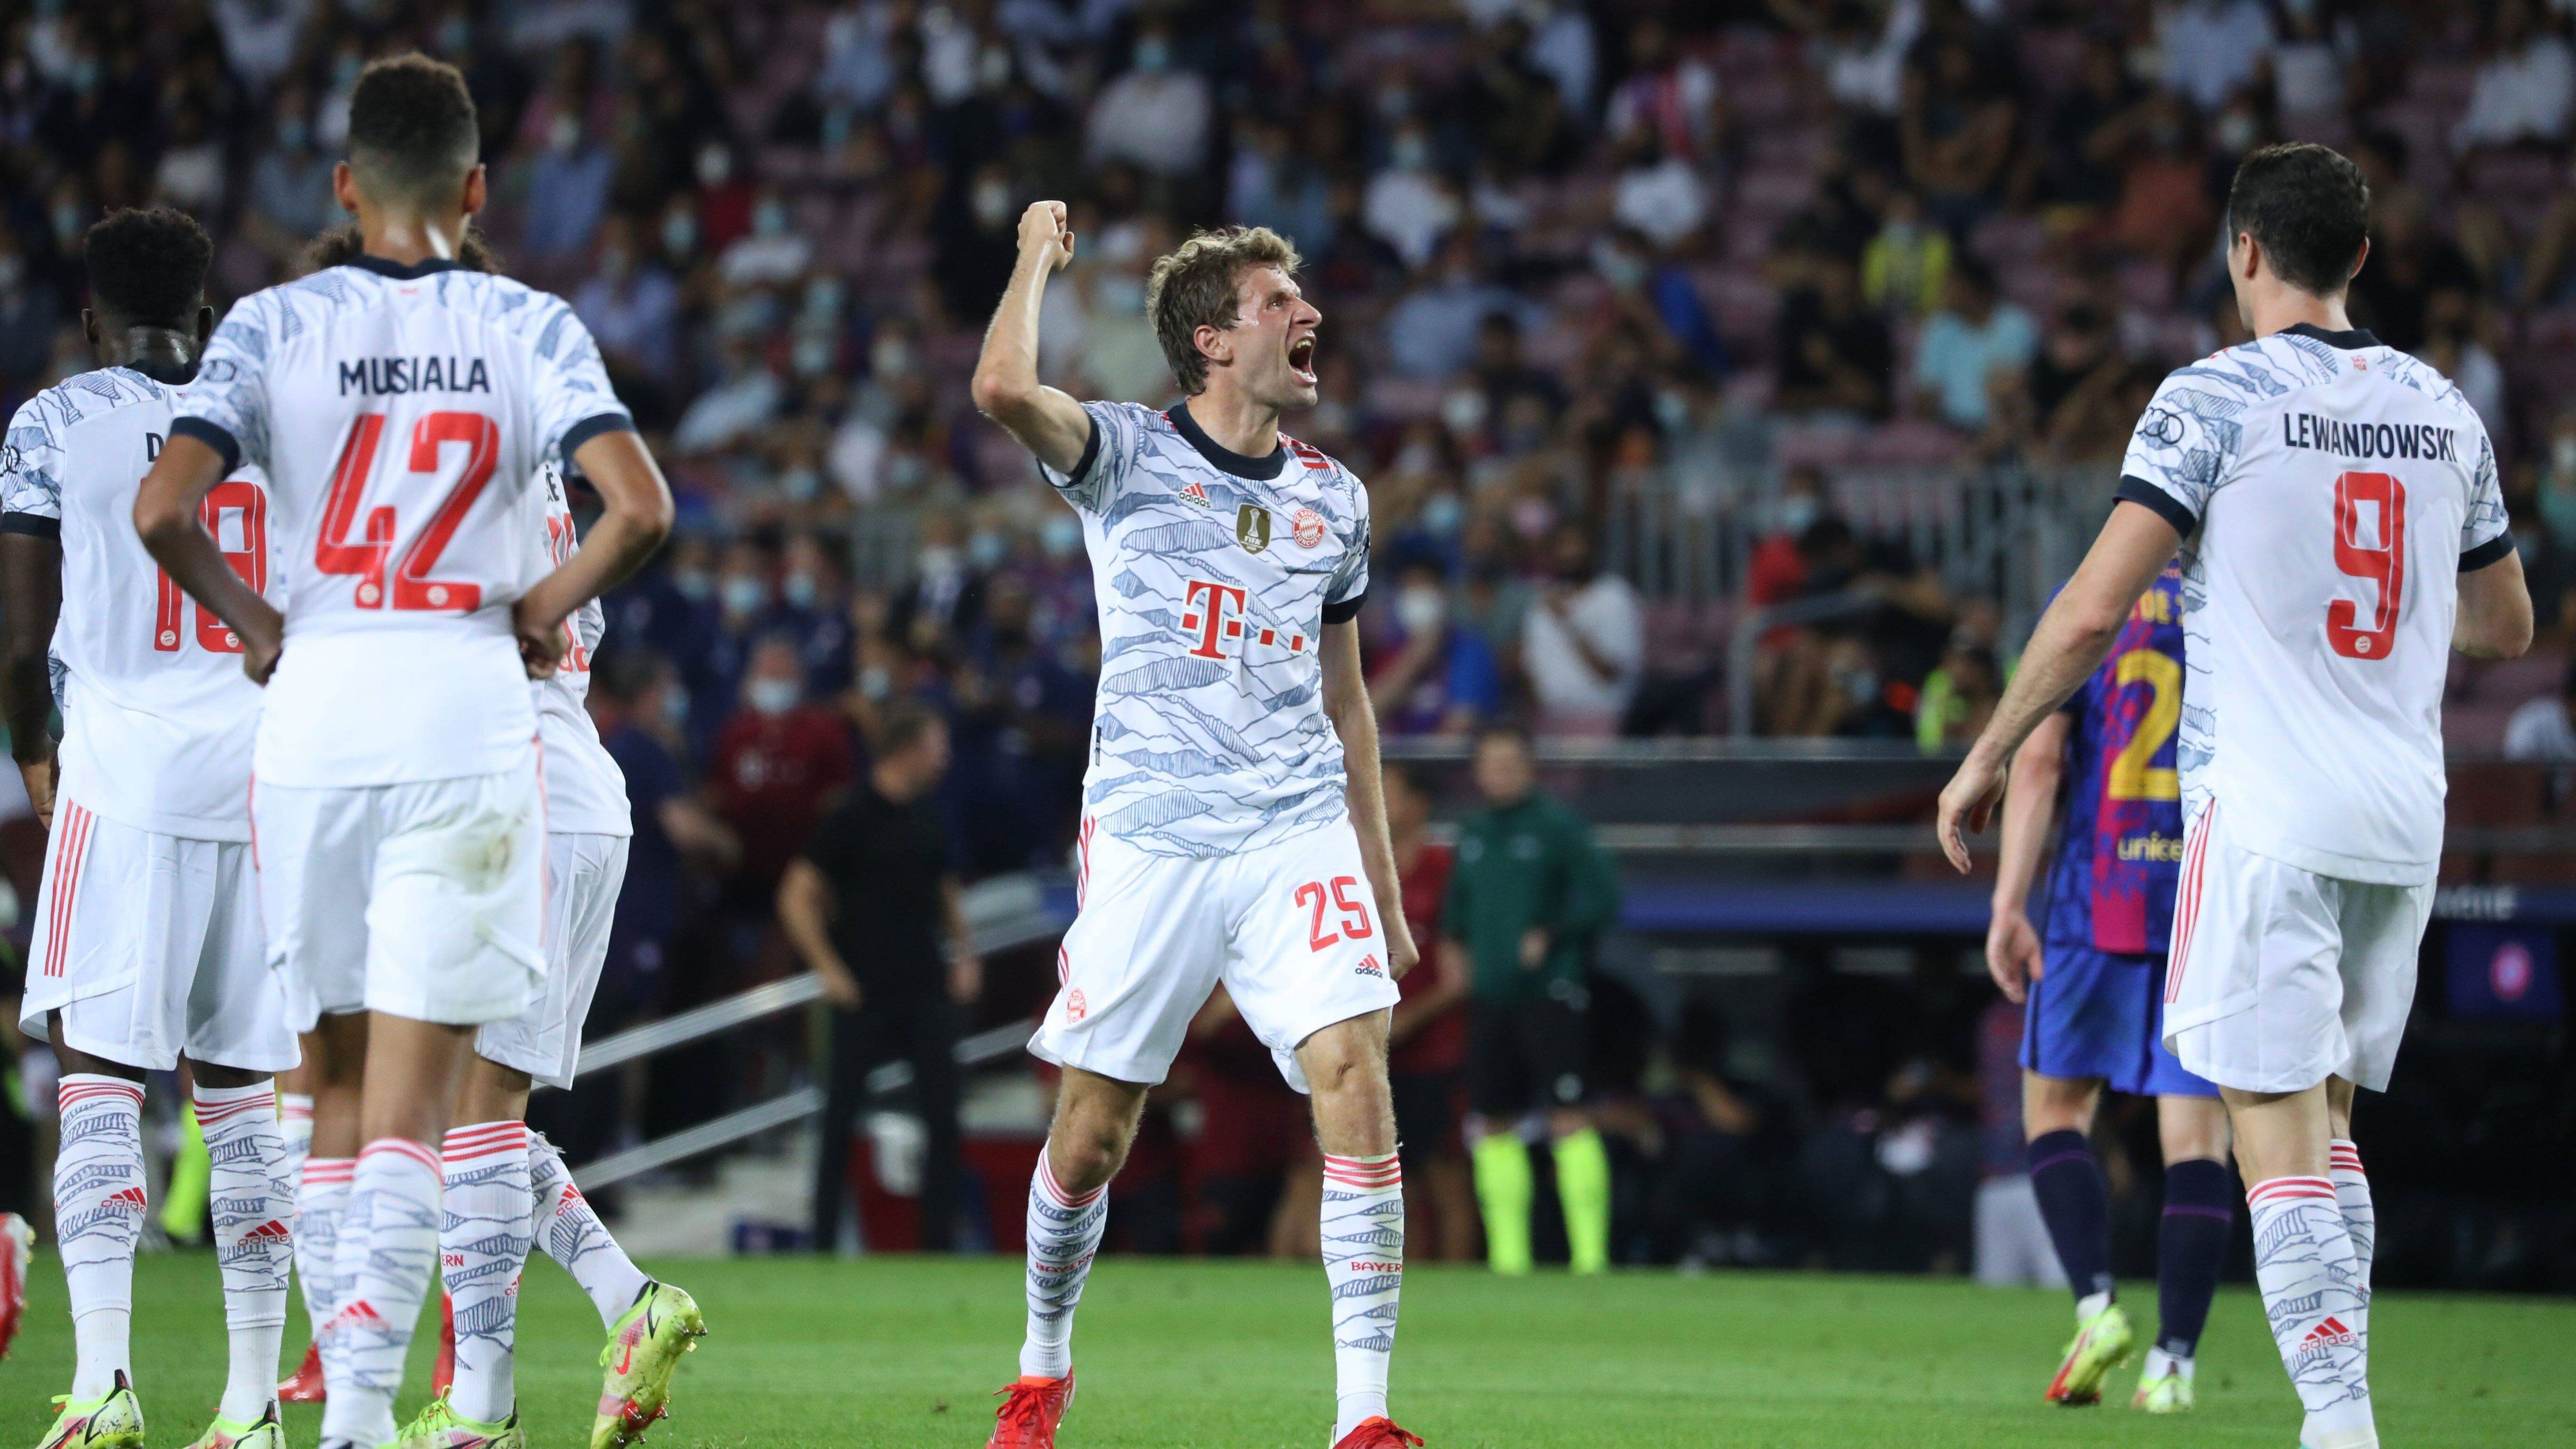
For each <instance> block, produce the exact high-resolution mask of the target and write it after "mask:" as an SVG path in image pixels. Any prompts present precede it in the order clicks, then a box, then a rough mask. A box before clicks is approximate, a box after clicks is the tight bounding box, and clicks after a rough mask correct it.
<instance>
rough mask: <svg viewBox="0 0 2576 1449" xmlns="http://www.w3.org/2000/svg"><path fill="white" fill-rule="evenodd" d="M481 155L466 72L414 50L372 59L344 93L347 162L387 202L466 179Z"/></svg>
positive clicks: (480, 136)
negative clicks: (356, 82)
mask: <svg viewBox="0 0 2576 1449" xmlns="http://www.w3.org/2000/svg"><path fill="white" fill-rule="evenodd" d="M482 154H483V129H482V123H481V121H480V120H478V119H477V117H476V115H475V112H474V95H473V93H472V92H471V91H468V90H467V89H466V88H465V76H464V73H463V72H461V71H459V70H457V68H456V67H454V66H452V65H449V64H448V63H447V62H445V61H441V60H432V59H430V58H429V57H428V56H425V55H422V54H421V53H420V52H418V51H413V52H412V53H410V54H408V55H397V56H392V57H389V58H387V59H384V60H379V61H375V62H372V63H370V64H369V65H368V66H367V68H366V69H365V70H364V71H361V72H359V74H358V85H357V89H355V90H353V91H351V92H350V93H349V166H350V168H351V169H352V170H355V171H356V172H357V173H358V176H359V179H360V181H361V182H363V183H365V184H367V187H368V189H369V190H370V191H373V192H377V193H378V194H379V195H382V196H384V197H385V198H386V199H388V200H392V199H410V198H415V197H419V196H421V195H422V194H424V193H427V192H429V191H431V190H433V189H435V188H439V187H444V186H452V185H455V184H456V183H458V182H460V181H463V180H464V179H465V173H467V172H469V171H471V170H473V169H474V165H475V163H476V162H477V161H479V160H481V159H482Z"/></svg>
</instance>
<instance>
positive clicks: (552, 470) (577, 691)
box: [529, 460, 635, 835]
mask: <svg viewBox="0 0 2576 1449" xmlns="http://www.w3.org/2000/svg"><path fill="white" fill-rule="evenodd" d="M537 484H538V486H539V487H540V488H542V489H544V490H545V497H546V552H545V566H544V568H541V569H540V570H539V571H538V574H537V577H539V578H542V577H543V576H544V574H545V571H546V569H553V568H560V567H562V565H563V561H564V560H565V559H568V558H571V557H572V554H573V550H574V549H577V548H579V547H581V530H580V528H579V527H578V526H577V525H576V524H575V523H574V522H573V516H572V500H571V499H570V498H568V497H567V496H565V492H564V480H563V470H562V468H560V467H559V466H557V465H556V464H555V463H554V462H553V461H552V460H549V461H547V462H545V463H543V464H540V465H539V466H538V468H537ZM535 581H536V580H535V579H534V578H532V579H530V580H529V582H530V583H534V582H535ZM607 633H608V610H607V609H605V608H603V607H602V606H601V605H600V602H599V600H597V599H593V600H591V601H590V602H589V603H586V604H584V605H582V606H581V607H580V608H579V609H577V610H575V611H574V613H573V616H572V642H571V644H570V645H568V646H567V647H566V648H565V649H564V654H563V658H562V659H561V660H558V661H557V662H556V664H555V672H554V674H553V675H552V676H551V677H549V678H546V679H540V680H536V681H534V682H532V683H531V684H530V686H529V688H530V689H531V690H533V691H534V692H535V694H536V701H537V740H538V743H539V744H541V745H542V746H543V747H544V754H543V756H542V757H541V758H542V763H543V765H544V767H545V786H546V830H547V832H548V833H549V834H554V835H632V834H634V833H635V823H634V816H633V812H631V811H630V810H629V809H628V808H627V803H626V772H625V771H623V770H620V769H619V768H617V761H616V760H615V759H614V758H613V757H611V756H610V754H609V753H608V747H607V746H606V745H603V744H601V743H600V742H599V726H598V725H596V724H594V723H592V722H591V718H590V703H589V701H590V661H591V656H593V655H595V654H597V653H598V652H599V641H600V640H601V638H603V637H605V636H606V635H607Z"/></svg>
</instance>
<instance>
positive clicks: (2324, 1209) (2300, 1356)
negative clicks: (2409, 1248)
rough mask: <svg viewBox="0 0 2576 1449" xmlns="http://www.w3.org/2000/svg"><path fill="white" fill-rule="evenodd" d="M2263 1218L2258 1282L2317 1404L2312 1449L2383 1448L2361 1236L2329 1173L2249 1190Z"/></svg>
mask: <svg viewBox="0 0 2576 1449" xmlns="http://www.w3.org/2000/svg"><path fill="white" fill-rule="evenodd" d="M2245 1201H2246V1203H2247V1205H2248V1206H2249V1207H2250V1208H2251V1209H2252V1211H2253V1217H2254V1281H2255V1282H2256V1283H2258V1284H2260V1285H2261V1287H2262V1289H2263V1309H2264V1312H2265V1314H2266V1315H2267V1316H2268V1317H2269V1318H2270V1319H2271V1321H2272V1341H2273V1342H2274V1343H2275V1344H2277V1345H2279V1347H2280V1350H2281V1364H2282V1366H2283V1367H2284V1368H2286V1369H2288V1370H2289V1373H2290V1385H2291V1387H2293V1388H2295V1389H2297V1390H2298V1392H2299V1403H2300V1405H2301V1406H2302V1407H2304V1408H2305V1409H2306V1410H2307V1411H2308V1418H2307V1424H2306V1426H2305V1428H2304V1429H2303V1430H2302V1431H2301V1433H2300V1435H2299V1443H2300V1444H2301V1445H2303V1446H2304V1449H2378V1445H2379V1433H2378V1430H2377V1428H2376V1427H2375V1426H2374V1425H2373V1423H2372V1420H2371V1413H2370V1385H2369V1383H2368V1382H2367V1379H2366V1375H2365V1370H2366V1367H2367V1360H2366V1358H2365V1356H2364V1353H2363V1348H2362V1339H2361V1333H2360V1330H2359V1329H2358V1328H2357V1327H2355V1320H2356V1319H2358V1318H2359V1317H2360V1314H2361V1307H2362V1299H2361V1292H2360V1284H2361V1277H2360V1273H2359V1271H2358V1268H2357V1267H2356V1265H2355V1263H2354V1261H2353V1255H2352V1236H2351V1234H2349V1233H2348V1232H2346V1231H2345V1230H2344V1225H2343V1213H2342V1211H2341V1210H2340V1209H2339V1208H2338V1207H2337V1206H2336V1204H2335V1190H2334V1184H2333V1183H2332V1182H2331V1181H2329V1180H2327V1179H2325V1178H2322V1177H2276V1178H2273V1179H2271V1180H2269V1181H2267V1182H2259V1183H2256V1184H2255V1185H2254V1187H2253V1188H2252V1190H2250V1191H2248V1192H2247V1193H2246V1194H2245Z"/></svg>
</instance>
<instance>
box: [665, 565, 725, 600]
mask: <svg viewBox="0 0 2576 1449" xmlns="http://www.w3.org/2000/svg"><path fill="white" fill-rule="evenodd" d="M671 587H672V588H675V589H678V590H679V591H680V597H681V598H684V599H687V600H689V601H691V602H692V603H694V602H696V601H698V600H700V599H704V598H705V597H706V596H707V595H709V594H711V593H714V592H715V581H714V580H712V579H710V578H708V577H707V571H706V570H705V569H673V570H672V571H671Z"/></svg>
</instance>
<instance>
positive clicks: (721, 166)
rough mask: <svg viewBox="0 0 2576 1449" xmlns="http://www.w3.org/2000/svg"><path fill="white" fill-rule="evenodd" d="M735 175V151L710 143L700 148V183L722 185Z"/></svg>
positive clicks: (703, 184)
mask: <svg viewBox="0 0 2576 1449" xmlns="http://www.w3.org/2000/svg"><path fill="white" fill-rule="evenodd" d="M732 176H733V153H732V152H731V151H728V150H726V149H725V148H724V147H722V146H717V145H708V146H703V147H701V148H699V150H698V184H699V185H700V186H722V185H724V184H725V182H726V181H728V180H730V179H731V178H732Z"/></svg>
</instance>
